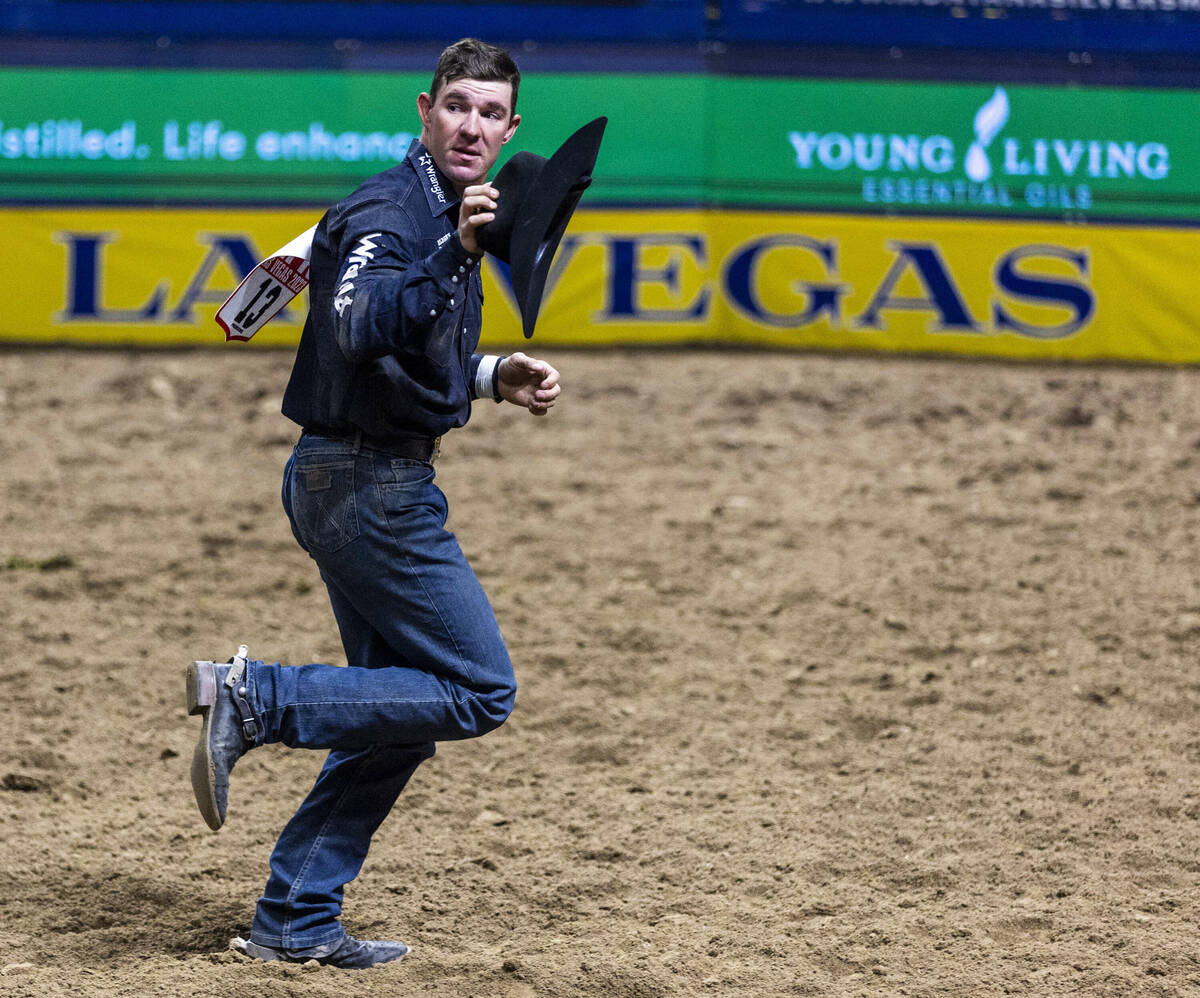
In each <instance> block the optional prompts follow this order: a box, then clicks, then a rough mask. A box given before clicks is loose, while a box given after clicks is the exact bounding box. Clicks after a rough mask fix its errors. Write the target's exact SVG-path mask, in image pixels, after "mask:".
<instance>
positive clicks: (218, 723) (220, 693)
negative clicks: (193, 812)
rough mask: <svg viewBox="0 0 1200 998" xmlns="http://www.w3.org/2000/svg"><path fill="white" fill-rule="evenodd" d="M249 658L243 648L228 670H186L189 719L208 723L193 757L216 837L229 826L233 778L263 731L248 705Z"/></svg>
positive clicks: (196, 784)
mask: <svg viewBox="0 0 1200 998" xmlns="http://www.w3.org/2000/svg"><path fill="white" fill-rule="evenodd" d="M247 655H248V650H247V648H246V646H245V645H241V646H240V647H239V648H238V653H237V655H235V656H234V657H233V658H232V659H230V660H229V662H228V663H227V664H225V665H218V664H216V663H215V662H193V663H192V664H191V665H189V666H188V667H187V708H188V713H189V714H200V715H201V716H202V717H203V719H204V723H203V724H202V725H201V727H200V740H199V741H198V742H197V743H196V750H195V752H194V753H193V754H192V790H193V792H194V793H195V795H196V803H197V804H199V805H200V813H201V814H202V815H203V816H204V820H205V821H206V822H207V823H208V827H209V828H211V829H212V830H213V831H214V832H215V831H216V830H217V829H218V828H220V827H221V826H222V825H223V824H224V823H225V809H226V806H227V804H228V801H229V773H230V771H231V770H232V769H233V767H234V765H235V764H236V763H237V761H238V759H240V758H241V757H242V756H243V755H245V754H246V753H247V752H249V751H250V749H252V748H253V747H254V745H255V743H256V739H257V738H258V735H259V731H260V727H259V724H258V721H257V719H256V718H255V717H254V712H253V711H252V710H251V708H250V704H249V701H248V700H247V699H246V693H247V690H246V684H245V679H246V656H247Z"/></svg>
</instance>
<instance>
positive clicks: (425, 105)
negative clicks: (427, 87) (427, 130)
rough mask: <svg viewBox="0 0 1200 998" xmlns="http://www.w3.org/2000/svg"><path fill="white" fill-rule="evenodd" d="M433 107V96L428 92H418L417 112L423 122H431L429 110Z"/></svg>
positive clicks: (423, 123)
mask: <svg viewBox="0 0 1200 998" xmlns="http://www.w3.org/2000/svg"><path fill="white" fill-rule="evenodd" d="M432 107H433V98H432V97H430V96H429V94H426V93H420V94H417V114H419V115H420V116H421V124H422V125H428V124H429V110H430V108H432Z"/></svg>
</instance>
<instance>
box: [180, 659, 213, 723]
mask: <svg viewBox="0 0 1200 998" xmlns="http://www.w3.org/2000/svg"><path fill="white" fill-rule="evenodd" d="M216 702H217V670H216V666H214V665H213V663H212V662H193V663H192V664H191V665H189V666H188V667H187V710H188V713H189V714H203V713H204V708H205V707H211V706H212V705H213V704H215V703H216Z"/></svg>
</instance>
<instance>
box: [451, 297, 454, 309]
mask: <svg viewBox="0 0 1200 998" xmlns="http://www.w3.org/2000/svg"><path fill="white" fill-rule="evenodd" d="M450 307H451V308H454V299H453V298H451V299H450Z"/></svg>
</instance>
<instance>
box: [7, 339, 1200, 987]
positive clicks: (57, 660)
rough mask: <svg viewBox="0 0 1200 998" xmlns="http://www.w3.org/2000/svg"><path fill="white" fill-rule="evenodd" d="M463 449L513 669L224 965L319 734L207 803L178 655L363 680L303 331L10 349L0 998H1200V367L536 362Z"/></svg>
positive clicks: (465, 495)
mask: <svg viewBox="0 0 1200 998" xmlns="http://www.w3.org/2000/svg"><path fill="white" fill-rule="evenodd" d="M549 356H550V359H551V360H552V361H554V362H555V363H557V364H558V365H559V366H560V367H561V369H562V370H563V372H564V381H565V383H566V386H567V395H566V396H565V398H564V401H563V404H562V405H561V406H560V407H559V408H558V409H556V410H555V412H554V413H553V414H552V416H551V417H550V418H548V419H544V420H536V419H533V418H531V417H529V416H528V415H526V414H524V413H522V412H520V411H518V410H516V409H513V408H511V407H507V406H506V407H504V409H502V410H501V409H497V408H495V407H492V406H491V405H490V404H486V405H484V404H481V405H480V406H479V407H478V408H477V412H476V416H475V418H474V419H473V421H472V423H471V425H470V426H469V427H467V428H466V429H464V430H460V431H457V432H456V433H454V434H452V435H451V436H450V437H449V438H448V439H447V441H446V443H445V446H444V450H443V456H442V459H441V461H440V462H439V465H438V469H439V470H438V475H439V481H440V483H441V485H442V487H443V488H444V489H445V491H446V492H447V493H448V495H449V496H450V500H451V510H452V512H451V527H452V528H453V529H454V531H455V532H456V534H457V535H458V537H459V539H460V541H461V542H462V545H463V547H464V549H465V550H466V552H467V554H468V556H469V557H470V558H471V559H472V561H473V563H474V564H475V565H476V567H477V570H478V572H479V575H480V577H481V579H482V580H483V583H484V586H485V588H486V589H487V590H488V592H489V593H490V595H491V597H492V600H493V603H494V605H495V607H496V611H497V614H498V616H499V618H500V620H501V624H502V627H503V629H504V631H505V634H506V636H507V638H508V640H509V644H510V647H511V650H512V653H513V658H514V661H515V662H516V663H517V668H518V676H519V679H520V682H521V691H520V693H519V695H518V707H517V710H516V712H515V714H514V715H513V717H512V719H511V720H510V721H509V723H508V724H507V725H505V726H504V727H503V728H501V729H500V730H499V731H497V732H495V733H494V734H492V735H489V736H488V737H486V738H484V739H481V740H478V741H474V742H466V743H456V744H448V745H445V746H443V748H442V749H441V751H440V752H439V754H438V756H437V757H436V758H435V759H434V760H432V761H431V762H429V763H427V764H426V765H425V766H424V767H423V768H422V769H421V770H420V771H419V772H418V774H417V776H416V777H415V778H414V780H413V783H412V784H411V785H410V788H409V791H408V792H406V794H405V795H404V797H403V798H402V800H401V803H400V805H399V806H398V807H397V809H396V810H395V812H394V813H393V815H392V816H391V817H390V818H389V820H388V821H387V822H386V823H385V825H384V826H383V828H382V829H381V830H380V832H379V834H378V836H377V838H376V842H375V844H374V847H373V850H372V854H371V857H370V858H369V860H368V865H367V868H366V870H365V871H364V873H363V876H362V877H361V878H360V879H359V880H358V881H357V882H356V883H354V884H353V885H351V887H350V889H349V892H348V900H347V908H346V912H345V921H346V924H347V926H348V927H349V928H350V930H351V931H353V932H355V933H356V934H359V935H367V936H384V937H392V938H402V939H404V940H406V941H407V942H409V943H410V944H411V945H412V946H413V948H414V952H413V955H412V957H411V958H410V959H408V960H406V961H404V962H403V963H402V964H399V965H393V966H389V967H386V968H380V969H377V970H373V971H367V972H359V973H354V972H339V971H334V970H329V969H312V968H300V967H280V966H278V965H270V964H263V963H261V962H252V961H248V960H246V959H245V958H243V957H240V956H238V955H236V954H234V953H232V952H231V951H229V950H228V941H229V939H230V938H231V937H232V936H234V935H236V934H238V933H244V932H245V931H246V930H247V928H248V925H249V920H250V918H251V915H252V912H253V907H254V902H255V899H256V897H257V895H258V892H259V890H260V889H261V886H262V884H263V882H264V880H265V877H266V863H267V857H268V854H269V852H270V848H271V845H272V844H273V842H274V839H275V836H276V834H277V833H278V831H279V829H280V827H281V826H282V824H283V822H284V821H285V820H286V819H287V817H288V816H289V815H290V813H291V811H292V809H293V808H294V806H295V805H296V803H297V802H298V801H299V799H300V798H301V796H302V795H303V793H304V792H305V791H306V790H307V787H308V785H309V782H310V781H311V779H312V777H313V775H314V774H315V772H316V770H317V768H318V766H319V764H320V758H319V757H318V756H317V754H315V753H308V752H293V751H290V750H287V749H285V748H283V747H281V746H268V747H266V748H263V749H261V750H257V751H256V752H254V753H252V754H251V755H250V756H248V757H247V758H246V759H245V760H244V761H243V762H242V763H241V764H239V767H238V769H237V771H236V773H235V774H234V785H233V791H232V800H231V805H230V817H229V822H228V824H227V825H226V827H225V829H224V830H222V831H221V832H220V833H219V834H213V833H211V832H209V831H208V830H207V828H206V827H205V826H204V825H203V823H202V821H201V819H200V817H199V814H198V812H197V810H196V807H195V804H194V802H193V800H192V797H191V790H190V787H189V783H188V776H187V770H188V764H189V759H190V753H191V748H192V744H193V741H194V739H195V735H196V731H197V719H195V718H189V717H187V716H186V714H185V711H184V706H183V688H182V681H181V678H182V671H183V668H184V666H185V665H186V663H187V662H188V661H190V660H191V659H193V658H222V659H223V658H226V657H228V655H230V654H232V653H233V650H234V649H235V647H236V645H237V644H238V643H239V642H246V643H248V644H249V646H250V648H251V652H252V653H253V654H255V655H257V656H258V657H263V658H268V659H270V660H272V661H274V660H278V661H283V662H285V663H301V662H308V661H327V662H341V661H343V657H342V651H341V647H340V644H339V642H338V638H337V633H336V629H335V626H334V623H333V619H332V615H331V614H330V612H329V609H328V606H327V603H326V599H325V594H324V591H323V588H322V587H321V584H320V581H319V579H318V578H317V575H316V571H315V568H314V566H313V565H312V563H311V562H310V561H309V560H308V558H307V556H306V555H305V554H304V553H303V552H302V551H301V550H300V549H299V548H298V547H297V546H296V544H295V542H294V541H293V539H292V537H291V534H290V532H289V530H288V526H287V523H286V521H285V518H284V516H283V513H282V511H281V509H280V507H279V502H278V481H279V472H280V469H281V468H282V466H283V463H284V461H285V459H286V457H287V454H288V451H289V447H290V444H291V441H292V439H293V436H294V432H293V428H292V427H291V426H290V424H288V423H287V422H286V421H285V420H284V419H283V418H282V417H281V416H280V415H279V414H278V400H279V397H280V394H281V392H282V388H283V385H284V383H285V381H286V377H287V372H288V369H289V363H290V356H289V355H288V353H287V352H267V351H257V352H256V351H250V350H244V349H238V348H233V347H231V348H228V349H218V350H213V351H208V352H194V353H193V352H184V353H152V352H151V353H124V352H89V351H77V352H49V351H46V352H43V351H18V352H6V353H3V354H2V355H0V365H2V370H3V378H2V383H0V392H2V394H0V417H2V418H0V459H2V462H3V464H2V466H3V469H4V475H3V486H2V488H3V495H4V502H3V506H2V511H0V524H2V526H0V610H2V613H3V620H4V622H5V626H4V627H3V629H2V630H0V653H2V654H0V660H2V662H3V667H2V669H0V731H3V739H2V741H0V845H2V849H0V874H2V876H3V883H4V888H3V890H2V891H0V970H2V973H0V995H3V996H6V998H7V996H39V998H40V996H57V995H86V996H98V998H116V996H138V998H148V996H159V995H161V996H179V995H213V996H231V998H242V996H244V998H251V996H254V998H261V996H266V998H277V996H329V998H335V996H336V998H351V996H367V995H371V996H378V995H431V996H446V998H450V996H454V998H467V996H472V995H474V996H478V998H485V996H486V998H491V996H512V998H524V996H546V998H552V996H575V995H596V996H603V998H654V996H667V995H733V996H746V998H750V996H754V998H760V996H773V995H828V996H848V995H922V996H933V995H944V996H970V998H979V996H988V995H1001V994H1018V995H1036V996H1056V995H1106V996H1107V995H1111V996H1123V998H1124V996H1130V995H1138V996H1159V995H1195V994H1200V950H1198V946H1197V943H1198V931H1197V918H1198V915H1200V911H1198V907H1200V905H1198V897H1200V894H1198V891H1197V888H1198V887H1200V857H1198V856H1197V851H1196V840H1197V831H1198V830H1200V786H1198V781H1197V776H1198V774H1200V733H1198V732H1197V725H1196V717H1197V709H1198V707H1200V672H1198V671H1197V666H1196V653H1197V650H1198V647H1200V591H1198V590H1197V571H1196V568H1197V562H1196V550H1197V536H1196V535H1197V523H1198V512H1200V482H1198V480H1197V475H1196V471H1197V467H1200V410H1198V408H1197V401H1198V389H1200V371H1194V370H1166V369H1117V368H1095V367H1049V366H1016V365H1013V366H1007V365H1002V364H987V365H978V364H971V363H965V362H952V361H943V360H905V359H897V358H869V357H822V356H804V355H790V354H778V353H752V354H746V353H722V352H694V353H691V352H668V353H659V352H600V353H571V352H555V353H551V354H550V355H549Z"/></svg>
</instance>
